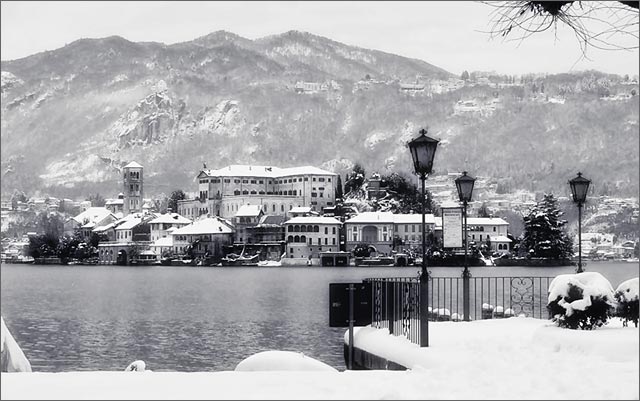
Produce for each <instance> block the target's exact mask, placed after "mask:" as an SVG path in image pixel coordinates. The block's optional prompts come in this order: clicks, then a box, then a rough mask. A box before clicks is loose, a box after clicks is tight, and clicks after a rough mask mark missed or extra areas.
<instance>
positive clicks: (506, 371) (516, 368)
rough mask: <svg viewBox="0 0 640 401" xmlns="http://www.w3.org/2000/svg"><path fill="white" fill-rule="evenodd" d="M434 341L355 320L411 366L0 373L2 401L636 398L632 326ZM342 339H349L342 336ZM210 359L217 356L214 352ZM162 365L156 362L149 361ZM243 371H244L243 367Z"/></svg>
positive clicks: (480, 325)
mask: <svg viewBox="0 0 640 401" xmlns="http://www.w3.org/2000/svg"><path fill="white" fill-rule="evenodd" d="M429 329H430V330H429V334H430V347H429V348H419V347H418V346H416V345H414V344H411V343H409V342H408V341H407V340H404V339H402V338H399V337H394V336H389V335H388V334H386V330H383V329H373V328H370V327H366V328H359V329H357V331H356V333H355V341H354V342H355V344H356V345H357V346H358V347H359V348H361V349H363V350H367V351H369V352H373V353H375V354H377V355H379V356H382V357H386V358H388V359H391V360H393V361H396V362H398V363H401V364H403V365H405V366H408V367H410V368H411V370H408V371H405V372H398V371H347V372H337V371H332V369H326V371H319V370H324V369H325V367H324V365H323V364H321V363H320V362H318V363H316V362H317V361H313V360H308V359H310V358H308V357H305V356H303V355H301V354H295V353H287V352H267V353H260V354H256V355H254V356H252V357H249V358H247V359H246V360H245V361H243V362H241V363H240V364H239V365H238V368H237V370H238V371H235V372H210V373H180V372H175V373H174V372H144V373H139V372H70V373H3V374H2V389H1V397H2V399H638V396H639V391H638V387H639V381H638V374H639V371H638V370H639V364H638V351H639V346H638V344H639V340H638V329H637V328H635V327H622V323H621V322H620V320H619V319H613V320H612V321H611V322H610V323H609V324H608V325H606V326H604V327H601V328H598V329H597V330H591V331H581V330H569V329H562V328H559V327H556V326H555V325H554V324H553V323H551V322H550V321H547V320H539V319H531V318H519V317H518V318H509V319H492V320H481V321H474V322H431V323H430V324H429ZM345 338H348V337H347V336H346V335H345ZM212 358H215V355H214V356H212ZM152 368H154V369H158V368H161V367H152ZM240 370H242V371H240Z"/></svg>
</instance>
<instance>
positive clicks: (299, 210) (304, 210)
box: [289, 206, 311, 214]
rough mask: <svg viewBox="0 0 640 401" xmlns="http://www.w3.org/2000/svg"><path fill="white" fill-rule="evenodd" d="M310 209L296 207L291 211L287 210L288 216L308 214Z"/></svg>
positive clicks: (307, 207)
mask: <svg viewBox="0 0 640 401" xmlns="http://www.w3.org/2000/svg"><path fill="white" fill-rule="evenodd" d="M310 212H311V208H310V207H309V206H296V207H294V208H293V209H291V210H289V214H297V213H310Z"/></svg>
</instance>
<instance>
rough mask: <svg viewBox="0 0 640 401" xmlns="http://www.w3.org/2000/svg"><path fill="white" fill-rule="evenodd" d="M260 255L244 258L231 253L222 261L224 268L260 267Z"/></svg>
mask: <svg viewBox="0 0 640 401" xmlns="http://www.w3.org/2000/svg"><path fill="white" fill-rule="evenodd" d="M259 258H260V255H253V256H243V255H236V254H235V253H230V254H228V255H227V256H225V257H224V258H222V259H221V261H222V266H258V261H259Z"/></svg>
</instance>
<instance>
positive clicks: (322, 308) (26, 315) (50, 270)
mask: <svg viewBox="0 0 640 401" xmlns="http://www.w3.org/2000/svg"><path fill="white" fill-rule="evenodd" d="M587 263H588V264H587V265H586V267H585V270H586V271H598V272H600V273H602V274H603V275H604V276H605V277H607V278H608V279H609V281H610V282H611V284H612V286H613V287H614V289H615V287H617V285H618V284H620V283H621V282H622V281H624V280H627V279H629V278H633V277H638V273H639V272H638V270H639V266H638V264H637V263H627V262H590V261H589V262H587ZM419 269H420V268H419V267H415V266H412V267H404V268H396V267H348V268H345V267H306V266H304V267H231V268H220V267H181V266H148V267H141V266H136V267H129V266H104V265H97V266H79V265H75V266H55V265H12V264H3V265H1V267H0V272H1V274H2V280H1V284H2V292H1V295H2V296H1V301H2V303H1V306H2V316H3V317H4V320H5V323H6V324H7V326H8V328H9V330H10V331H11V333H12V334H13V336H14V337H15V339H16V341H17V342H18V344H19V345H20V347H21V348H22V349H23V351H24V352H25V354H26V356H27V358H28V359H29V361H30V362H31V365H32V367H33V370H34V371H46V372H62V371H89V370H123V369H124V368H125V367H126V366H127V365H128V364H129V363H131V362H132V361H134V360H137V359H142V360H144V361H145V362H146V364H147V368H148V369H151V370H155V371H189V372H194V371H221V370H233V369H234V368H235V366H236V365H237V364H238V363H239V362H240V361H242V360H243V359H244V358H247V357H249V356H251V355H253V354H254V353H257V352H260V351H266V350H272V349H275V350H287V351H298V352H303V353H304V354H305V355H308V356H310V357H313V358H316V359H319V360H321V361H323V362H325V363H327V364H329V365H332V366H334V367H335V368H337V369H340V370H343V369H344V368H345V364H344V359H343V344H342V338H343V334H344V332H345V330H346V329H343V328H330V327H329V311H328V309H329V308H328V306H329V283H332V282H359V281H360V280H362V279H363V278H366V277H398V276H407V277H408V276H416V275H417V272H418V271H419ZM574 269H575V267H572V266H565V267H552V268H550V267H546V268H533V267H472V268H470V270H471V273H472V275H473V276H474V277H482V276H512V275H524V276H555V275H557V274H562V273H573V272H574ZM429 270H430V271H431V273H432V275H433V276H434V277H445V276H456V277H458V276H459V275H460V273H461V271H462V269H461V268H452V267H430V268H429Z"/></svg>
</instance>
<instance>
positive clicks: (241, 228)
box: [233, 205, 264, 244]
mask: <svg viewBox="0 0 640 401" xmlns="http://www.w3.org/2000/svg"><path fill="white" fill-rule="evenodd" d="M263 215H264V211H263V210H262V208H261V207H260V206H258V205H242V206H241V207H240V209H239V210H238V212H237V213H236V216H235V217H234V218H233V224H234V226H235V228H236V232H235V239H234V242H235V243H247V244H251V243H253V242H254V239H253V238H251V236H250V235H249V234H248V231H247V230H248V229H250V228H252V227H255V226H256V225H258V223H259V222H260V219H261V218H262V216H263Z"/></svg>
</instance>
